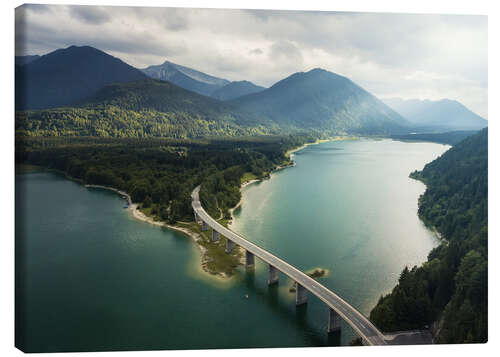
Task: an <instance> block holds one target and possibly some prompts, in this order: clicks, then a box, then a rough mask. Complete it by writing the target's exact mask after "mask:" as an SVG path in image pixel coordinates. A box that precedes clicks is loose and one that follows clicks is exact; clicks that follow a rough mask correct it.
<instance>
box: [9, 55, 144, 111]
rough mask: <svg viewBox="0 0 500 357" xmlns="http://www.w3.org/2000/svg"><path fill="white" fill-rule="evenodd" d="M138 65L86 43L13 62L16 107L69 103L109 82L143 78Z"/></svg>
mask: <svg viewBox="0 0 500 357" xmlns="http://www.w3.org/2000/svg"><path fill="white" fill-rule="evenodd" d="M145 78H146V76H145V75H144V74H143V73H142V72H141V71H139V70H138V69H136V68H134V67H132V66H129V65H128V64H126V63H124V62H123V61H121V60H120V59H118V58H115V57H113V56H110V55H108V54H106V53H105V52H103V51H100V50H98V49H95V48H93V47H89V46H82V47H77V46H71V47H68V48H65V49H58V50H56V51H54V52H51V53H49V54H46V55H44V56H41V57H40V58H39V59H37V60H36V61H33V62H31V63H28V64H26V65H24V66H21V67H19V66H16V109H41V108H51V107H58V106H67V105H73V104H75V103H78V102H80V101H81V100H83V99H84V98H86V97H89V96H91V95H93V94H95V93H96V92H97V90H98V89H100V88H102V87H103V86H105V85H107V84H111V83H119V82H129V81H136V80H140V79H145Z"/></svg>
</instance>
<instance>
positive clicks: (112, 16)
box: [16, 5, 488, 118]
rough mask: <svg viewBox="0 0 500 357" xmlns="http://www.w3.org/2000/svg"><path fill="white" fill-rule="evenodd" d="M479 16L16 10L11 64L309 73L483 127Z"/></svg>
mask: <svg viewBox="0 0 500 357" xmlns="http://www.w3.org/2000/svg"><path fill="white" fill-rule="evenodd" d="M487 21H488V20H487V17H485V16H470V15H416V14H380V13H379V14H377V13H346V12H311V11H300V12H298V11H270V10H218V9H182V8H140V7H98V6H63V5H48V6H47V5H25V6H24V7H22V8H18V9H17V11H16V43H17V47H16V54H17V55H24V54H45V53H48V52H51V51H53V50H55V49H58V48H62V47H68V46H70V45H90V46H93V47H96V48H99V49H101V50H103V51H105V52H107V53H109V54H111V55H113V56H116V57H119V58H121V59H122V60H123V61H125V62H127V63H129V64H130V65H133V66H135V67H138V68H143V67H147V66H149V65H153V64H160V63H163V62H164V61H165V60H167V59H168V60H169V61H172V62H175V63H178V64H182V65H185V66H188V67H192V68H194V69H197V70H200V71H202V72H205V73H208V74H211V75H215V76H218V77H222V78H226V79H229V80H243V79H246V80H250V81H252V82H254V83H256V84H259V85H263V86H270V85H272V84H273V83H275V82H276V81H278V80H280V79H282V78H284V77H286V76H288V75H290V74H292V73H294V72H298V71H307V70H310V69H312V68H315V67H321V68H324V69H326V70H329V71H332V72H335V73H338V74H341V75H344V76H347V77H349V78H350V79H352V80H353V81H354V82H356V83H357V84H359V85H361V86H362V87H363V88H365V89H367V90H368V91H370V92H372V93H373V94H375V95H376V96H378V97H379V98H391V97H399V98H404V99H410V98H419V99H432V100H437V99H441V98H450V99H455V100H458V101H460V102H461V103H463V104H465V105H466V106H467V107H469V108H470V109H471V110H473V111H475V112H476V113H478V114H479V115H481V116H483V117H485V118H487V117H488V112H487V110H488V32H487V29H488V22H487Z"/></svg>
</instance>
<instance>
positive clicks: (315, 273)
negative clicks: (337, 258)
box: [288, 268, 330, 293]
mask: <svg viewBox="0 0 500 357" xmlns="http://www.w3.org/2000/svg"><path fill="white" fill-rule="evenodd" d="M329 273H330V271H329V270H328V269H325V268H314V269H312V270H309V271H306V274H307V276H309V277H311V278H313V279H319V278H324V277H326V276H328V274H329ZM288 291H289V292H291V293H295V292H296V291H297V282H296V281H294V282H293V284H292V286H290V289H288Z"/></svg>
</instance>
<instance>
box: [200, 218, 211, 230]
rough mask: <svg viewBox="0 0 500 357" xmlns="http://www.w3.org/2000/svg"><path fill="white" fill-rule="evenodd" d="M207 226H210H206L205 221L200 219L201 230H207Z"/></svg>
mask: <svg viewBox="0 0 500 357" xmlns="http://www.w3.org/2000/svg"><path fill="white" fill-rule="evenodd" d="M208 228H210V227H209V226H208V224H207V222H205V221H203V220H202V221H201V230H202V231H208Z"/></svg>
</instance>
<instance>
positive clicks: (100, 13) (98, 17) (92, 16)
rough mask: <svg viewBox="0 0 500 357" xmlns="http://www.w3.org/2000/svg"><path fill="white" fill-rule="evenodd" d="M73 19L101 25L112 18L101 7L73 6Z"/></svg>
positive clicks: (71, 11) (71, 12)
mask: <svg viewBox="0 0 500 357" xmlns="http://www.w3.org/2000/svg"><path fill="white" fill-rule="evenodd" d="M69 12H70V15H71V16H72V17H74V18H75V19H77V20H80V21H83V22H86V23H88V24H92V25H101V24H103V23H105V22H107V21H109V19H110V18H111V16H110V15H109V13H108V12H107V11H106V10H105V9H103V8H101V7H99V6H84V5H73V6H70V7H69Z"/></svg>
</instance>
